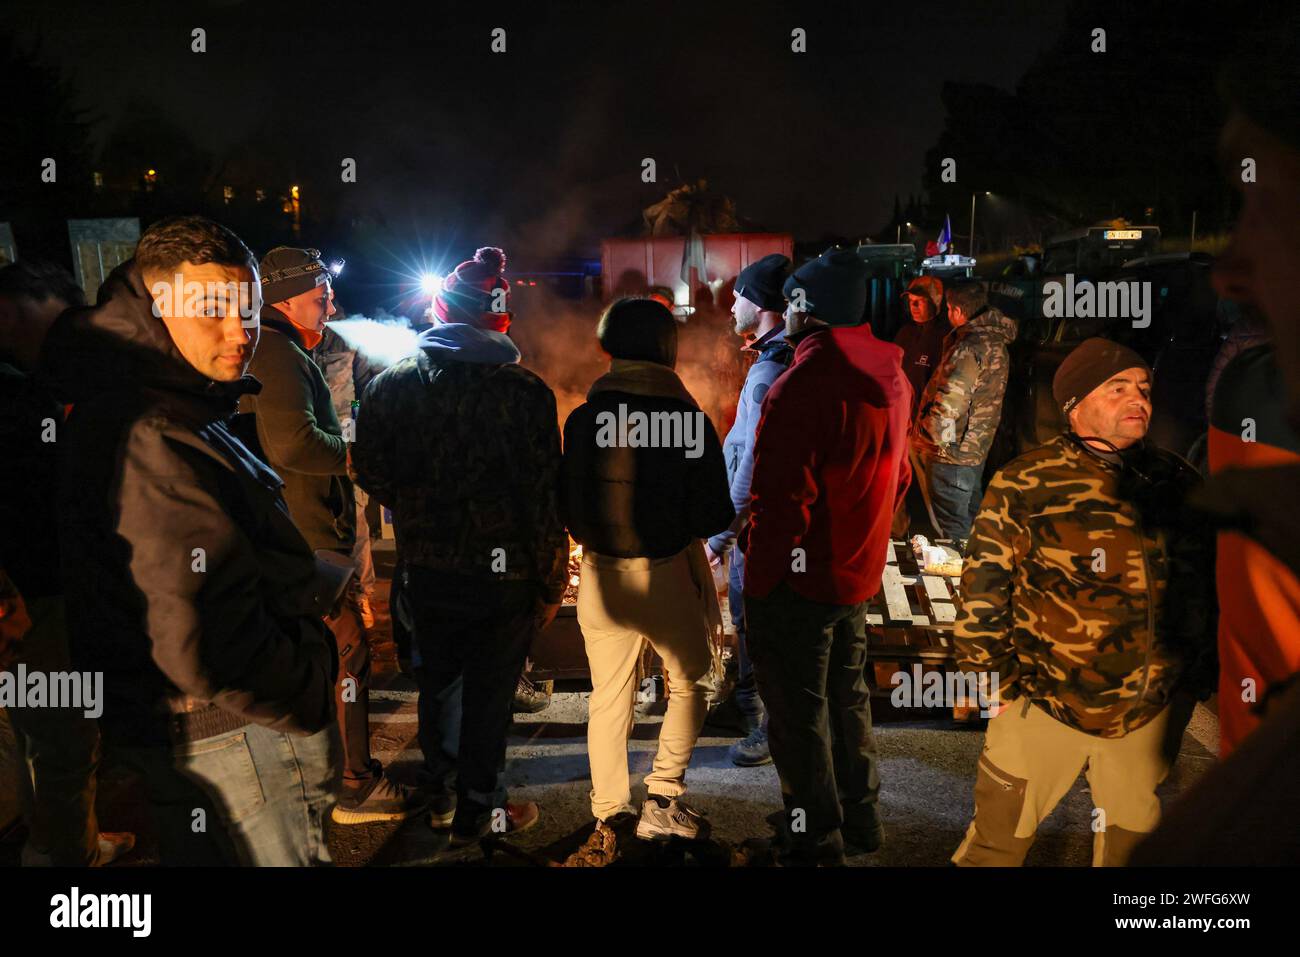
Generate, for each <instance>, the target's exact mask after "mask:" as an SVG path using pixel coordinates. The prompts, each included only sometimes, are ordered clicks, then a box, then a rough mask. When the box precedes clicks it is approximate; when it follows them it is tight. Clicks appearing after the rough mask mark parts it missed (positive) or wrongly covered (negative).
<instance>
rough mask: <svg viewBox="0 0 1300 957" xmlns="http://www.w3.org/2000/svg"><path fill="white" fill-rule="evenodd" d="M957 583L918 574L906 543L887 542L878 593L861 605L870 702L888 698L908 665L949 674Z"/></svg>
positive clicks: (909, 668)
mask: <svg viewBox="0 0 1300 957" xmlns="http://www.w3.org/2000/svg"><path fill="white" fill-rule="evenodd" d="M959 583H960V579H959V578H957V577H955V576H947V575H926V574H923V573H922V572H921V570H920V568H919V567H918V566H917V563H916V559H915V557H914V556H913V555H912V549H911V547H910V546H909V545H908V544H907V543H906V542H902V541H892V542H890V543H889V552H888V555H887V557H886V564H885V571H884V575H883V576H882V578H881V583H880V593H879V594H878V595H876V596H875V597H874V598H872V599H871V601H870V602H869V603H868V605H867V662H868V668H867V679H868V683H869V684H870V685H871V689H872V696H873V697H874V698H876V699H888V698H889V696H890V694H891V693H892V692H893V690H894V682H893V676H894V675H895V674H896V673H897V672H900V671H902V672H908V673H910V672H911V671H912V668H913V666H914V665H920V666H921V668H922V671H924V672H929V671H938V672H941V673H946V672H948V671H952V670H955V668H956V645H955V644H954V642H953V637H952V626H953V622H954V621H955V620H956V617H957V604H956V603H957V595H958V585H959ZM966 710H967V709H960V711H961V713H957V712H958V709H954V716H955V717H958V718H959V719H964V718H965V717H966Z"/></svg>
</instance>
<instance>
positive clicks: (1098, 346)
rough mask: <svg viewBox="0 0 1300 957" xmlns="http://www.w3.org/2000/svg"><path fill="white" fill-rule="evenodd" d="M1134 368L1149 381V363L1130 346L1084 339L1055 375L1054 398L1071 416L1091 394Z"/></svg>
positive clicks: (1101, 340)
mask: <svg viewBox="0 0 1300 957" xmlns="http://www.w3.org/2000/svg"><path fill="white" fill-rule="evenodd" d="M1135 368H1136V369H1145V370H1146V373H1147V376H1148V377H1150V375H1151V367H1150V366H1149V365H1147V361H1146V360H1145V359H1143V358H1142V357H1141V356H1140V355H1138V354H1137V353H1136V352H1134V351H1133V350H1132V349H1130V348H1129V347H1128V346H1122V345H1120V344H1119V343H1118V342H1111V341H1110V340H1109V339H1101V338H1096V337H1094V338H1092V339H1085V340H1083V342H1081V343H1079V344H1078V345H1077V346H1075V348H1074V350H1073V351H1072V352H1071V353H1070V354H1069V355H1068V356H1066V357H1065V359H1064V360H1063V361H1062V362H1061V365H1060V366H1059V367H1058V368H1057V370H1056V375H1055V376H1053V377H1052V398H1054V399H1055V400H1056V404H1057V406H1058V407H1059V408H1060V410H1061V411H1062V412H1064V413H1066V414H1067V415H1068V414H1069V412H1070V410H1071V409H1073V408H1074V407H1075V406H1076V405H1078V404H1079V403H1080V402H1081V401H1083V400H1084V399H1085V398H1087V397H1088V393H1090V392H1091V391H1092V390H1093V389H1095V388H1097V386H1099V385H1101V384H1102V383H1103V382H1105V381H1106V380H1107V379H1109V378H1110V377H1111V376H1115V375H1119V374H1120V373H1121V372H1123V371H1124V370H1125V369H1135Z"/></svg>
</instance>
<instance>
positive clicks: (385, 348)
mask: <svg viewBox="0 0 1300 957" xmlns="http://www.w3.org/2000/svg"><path fill="white" fill-rule="evenodd" d="M329 328H331V329H333V330H334V331H335V332H337V333H338V334H339V337H340V338H342V339H343V341H344V342H346V343H347V344H348V345H349V346H350V347H351V348H353V349H356V350H357V351H358V352H359V353H361V355H362V356H363V357H364V358H365V359H366V360H367V361H369V362H370V363H372V364H374V365H377V366H384V367H388V366H390V365H392V364H393V363H394V362H397V361H399V360H400V359H405V358H406V357H407V356H409V355H411V354H412V353H414V352H415V348H416V346H415V341H416V339H417V338H418V333H416V331H415V330H414V329H412V328H411V324H410V321H409V320H408V319H407V318H406V317H405V316H395V315H393V314H392V313H389V312H385V311H384V310H382V309H381V310H379V312H378V313H376V316H375V318H374V319H371V318H369V317H367V316H357V315H349V316H348V318H347V319H331V320H330V323H329Z"/></svg>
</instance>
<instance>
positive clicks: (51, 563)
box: [0, 259, 134, 867]
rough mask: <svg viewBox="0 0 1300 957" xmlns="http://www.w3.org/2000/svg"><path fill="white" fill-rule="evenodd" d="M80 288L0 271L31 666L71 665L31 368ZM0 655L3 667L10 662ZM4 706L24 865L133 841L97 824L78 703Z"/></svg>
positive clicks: (94, 736)
mask: <svg viewBox="0 0 1300 957" xmlns="http://www.w3.org/2000/svg"><path fill="white" fill-rule="evenodd" d="M84 304H85V302H84V299H83V297H82V292H81V287H80V286H78V285H77V284H76V282H75V281H74V280H73V278H72V277H71V276H70V275H68V273H67V272H66V271H65V270H63V269H61V268H59V267H58V266H55V265H52V264H49V263H41V262H33V261H31V260H26V259H24V260H21V261H19V262H16V263H13V264H11V265H8V266H5V267H4V268H3V269H0V449H3V450H4V456H5V464H4V467H3V468H0V568H4V569H6V570H7V571H8V573H9V574H10V576H12V579H13V582H14V586H15V588H16V589H17V592H18V593H19V594H20V595H21V598H22V601H23V603H24V604H25V607H26V611H27V615H28V618H29V622H28V628H26V629H24V631H25V634H23V635H20V636H19V637H21V638H22V643H21V644H20V645H19V646H18V652H19V654H18V660H19V661H20V662H21V663H22V664H23V666H24V667H26V669H27V671H28V673H29V674H31V673H33V672H41V673H45V674H51V673H59V672H66V671H68V670H69V668H70V667H71V662H70V661H69V658H68V655H69V652H68V634H67V626H66V615H65V609H64V602H63V583H62V581H61V580H60V577H59V546H58V537H57V535H55V534H54V533H53V532H52V529H53V527H54V524H55V513H56V502H55V495H56V492H57V474H56V473H57V463H58V439H59V430H60V429H61V428H62V426H63V409H62V407H61V406H60V405H59V404H58V403H57V402H56V401H55V400H54V398H53V397H52V396H51V395H50V394H49V391H48V390H47V389H46V388H45V386H44V384H43V383H42V382H41V381H40V380H39V379H38V377H37V376H36V375H34V372H35V367H36V362H37V357H38V356H39V355H40V350H41V344H42V343H43V342H44V341H45V337H46V335H47V334H48V332H49V329H50V326H51V325H52V324H53V323H54V320H55V319H56V318H58V316H59V314H60V313H62V312H63V311H65V310H66V309H68V308H70V307H72V306H80V305H84ZM4 657H5V656H4V655H3V654H2V653H0V670H8V668H9V666H8V664H7V663H6V662H5V661H4ZM8 710H9V720H10V723H11V724H12V725H13V729H14V736H15V738H16V743H17V745H18V753H19V755H20V764H21V765H22V767H23V769H24V770H26V769H27V768H29V767H30V769H31V774H30V775H28V774H22V775H20V781H19V797H20V799H21V801H22V804H23V811H24V815H23V816H24V817H25V818H26V820H27V825H28V839H27V843H26V844H25V845H24V847H23V853H22V860H23V863H24V864H25V865H27V864H36V863H47V864H54V865H57V866H60V867H70V866H81V865H86V864H106V863H109V862H110V861H112V860H113V859H114V858H116V857H118V856H120V855H121V854H123V853H125V852H126V851H129V850H130V849H131V847H132V846H133V844H134V837H133V835H131V834H100V833H99V825H98V822H97V819H96V817H95V778H96V774H95V770H96V766H97V765H98V763H99V729H98V726H97V725H96V723H95V721H94V719H92V718H87V717H86V715H85V712H84V710H83V709H78V708H73V707H39V708H37V707H29V708H23V707H15V708H10V709H8Z"/></svg>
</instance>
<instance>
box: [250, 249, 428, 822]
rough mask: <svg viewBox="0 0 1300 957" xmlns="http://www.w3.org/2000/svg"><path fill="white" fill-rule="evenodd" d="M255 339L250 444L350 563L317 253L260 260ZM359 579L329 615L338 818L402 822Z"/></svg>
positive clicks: (315, 533) (312, 531) (308, 520)
mask: <svg viewBox="0 0 1300 957" xmlns="http://www.w3.org/2000/svg"><path fill="white" fill-rule="evenodd" d="M260 269H261V277H262V298H263V302H264V303H265V305H263V307H262V338H261V341H260V342H259V343H258V345H257V351H256V353H254V355H253V361H252V363H251V364H250V365H249V367H248V371H249V374H250V375H252V376H254V377H255V378H256V379H257V380H258V381H259V382H261V383H262V389H261V391H260V392H258V393H256V394H248V395H245V396H244V397H243V398H241V399H240V402H239V407H240V410H241V411H242V412H248V413H251V414H252V416H253V419H254V422H255V423H256V430H257V445H258V446H259V447H260V449H261V451H262V456H263V458H264V459H265V460H266V462H267V463H268V464H269V465H270V466H271V467H272V468H273V469H275V470H276V471H277V473H278V474H279V475H280V477H281V478H283V479H284V498H285V501H286V502H287V503H288V505H289V515H290V516H291V517H292V518H293V523H294V524H295V525H296V526H298V531H300V532H302V536H303V538H305V539H306V540H307V544H308V545H310V546H311V547H312V548H313V549H317V550H323V551H326V552H331V553H333V554H335V555H337V556H339V558H340V559H343V560H345V561H347V562H349V563H351V560H352V558H351V556H352V549H353V546H354V545H355V543H356V502H355V500H354V499H353V496H352V482H351V480H350V479H349V478H348V474H347V470H348V443H347V441H346V440H345V438H344V436H343V427H342V426H341V425H340V424H339V419H338V416H337V415H335V413H334V400H333V397H332V396H331V395H330V390H329V386H328V385H326V384H325V377H324V376H323V375H322V374H321V371H320V368H319V367H318V366H317V365H316V363H315V362H313V361H312V358H311V355H310V353H311V350H312V349H314V348H315V347H316V346H317V345H319V344H320V340H321V334H322V332H323V330H324V327H325V320H326V319H328V318H329V317H330V316H331V315H333V313H334V303H333V298H334V296H333V289H332V288H331V285H330V275H331V274H330V271H329V269H328V268H327V267H326V266H325V263H324V262H322V261H321V258H320V253H319V252H317V251H316V250H314V249H291V248H289V247H286V246H280V247H278V248H276V249H272V250H271V251H270V252H269V253H267V254H266V255H265V256H264V257H263V258H262V262H261V267H260ZM360 595H361V588H360V584H359V583H358V582H356V581H355V580H353V581H352V582H351V583H350V584H349V586H348V590H347V595H346V597H345V600H344V601H343V603H342V604H341V605H340V606H339V608H338V609H337V611H336V612H335V613H334V614H333V615H331V616H330V618H329V619H328V620H327V621H326V624H328V625H329V628H330V632H331V633H332V634H333V635H334V640H335V642H336V644H337V646H338V652H339V676H338V684H337V687H336V689H335V703H336V706H337V709H338V718H339V731H340V734H341V735H342V739H343V791H342V793H341V794H340V795H339V801H338V804H336V805H335V806H334V810H333V819H334V821H335V823H338V824H368V823H371V822H374V821H400V820H403V819H405V818H407V817H410V816H411V815H412V814H415V813H416V812H418V811H419V810H420V808H421V804H420V801H419V799H418V797H417V796H416V794H415V793H414V792H413V791H412V790H411V789H410V788H407V787H404V786H403V785H400V784H397V783H396V782H394V781H392V780H391V779H390V778H389V777H388V776H387V775H385V774H384V770H383V767H382V766H381V765H380V763H379V762H378V761H376V760H375V759H373V758H372V757H371V756H370V646H369V645H368V644H367V643H366V635H365V629H364V628H363V626H362V623H361V609H360Z"/></svg>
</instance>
